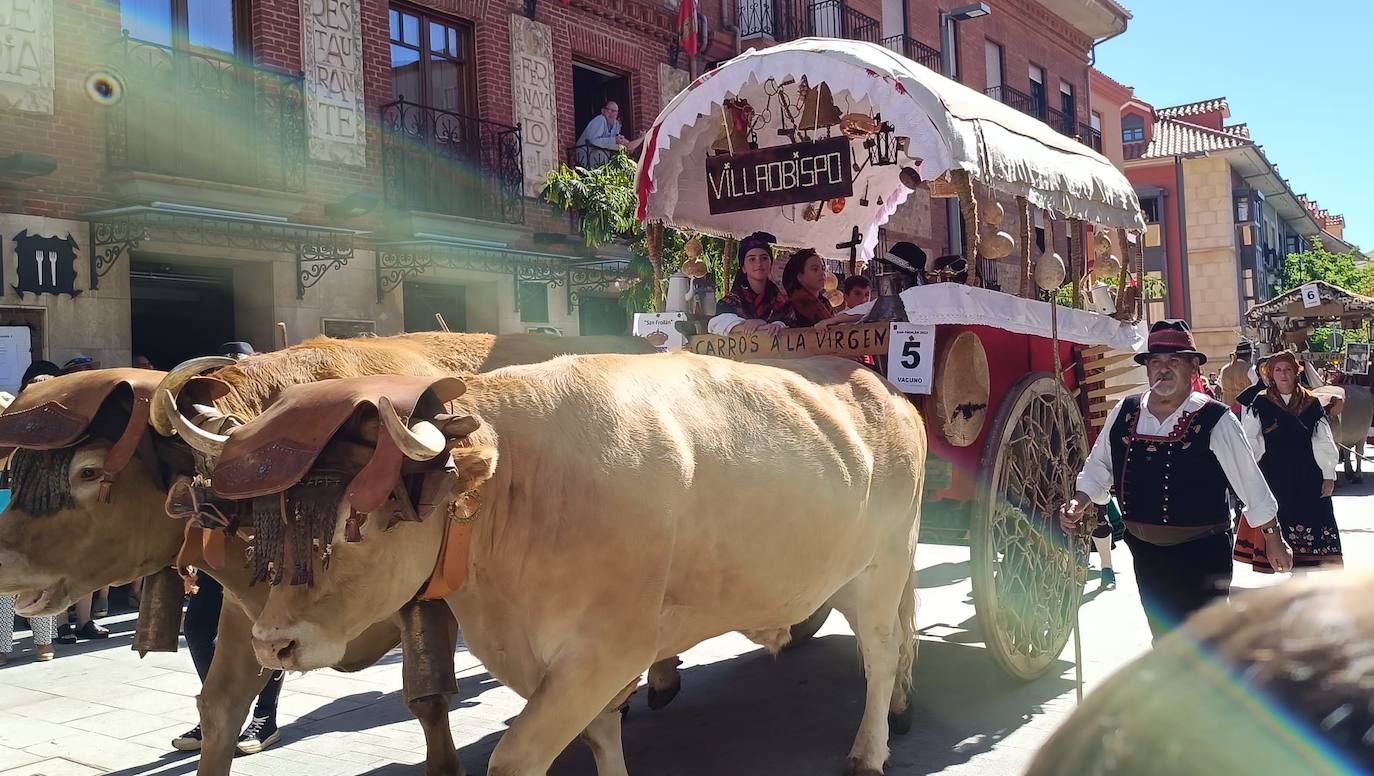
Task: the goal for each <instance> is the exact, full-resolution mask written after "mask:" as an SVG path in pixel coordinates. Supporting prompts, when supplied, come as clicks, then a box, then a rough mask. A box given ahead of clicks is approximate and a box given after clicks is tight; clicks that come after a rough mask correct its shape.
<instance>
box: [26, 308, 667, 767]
mask: <svg viewBox="0 0 1374 776" xmlns="http://www.w3.org/2000/svg"><path fill="white" fill-rule="evenodd" d="M600 350H609V351H619V352H651V351H652V348H651V347H650V346H648V345H647V343H645V342H644V341H643V340H642V339H640V338H617V337H568V338H564V337H549V336H543V335H502V336H500V337H497V336H495V335H490V334H439V333H433V334H410V335H402V336H397V337H382V338H366V339H357V340H332V339H328V338H317V339H313V340H309V341H307V342H303V343H300V344H298V345H295V346H292V347H289V348H286V349H283V350H280V351H276V352H273V353H266V354H261V355H258V356H254V357H252V358H250V359H248V360H246V361H242V362H239V363H238V364H236V365H233V366H229V367H226V368H223V369H220V370H219V371H217V372H216V373H215V377H216V378H217V379H218V380H219V381H221V382H222V383H223V384H225V385H227V386H229V387H230V388H231V389H232V390H231V391H230V393H229V394H228V395H227V396H225V397H223V398H222V399H220V400H218V401H216V402H215V404H216V406H217V407H219V408H220V409H221V410H222V411H223V412H225V413H233V414H234V415H236V416H238V417H240V418H243V419H248V418H252V417H255V416H256V415H257V414H258V413H260V412H261V411H262V410H263V409H264V408H265V407H267V406H269V405H270V404H271V403H272V402H273V401H275V400H276V398H277V397H278V396H279V395H280V393H281V391H282V390H284V389H285V388H287V387H289V386H291V385H295V384H299V383H307V382H311V381H313V380H321V379H330V378H337V377H344V376H352V375H366V374H379V373H385V374H390V373H406V374H417V375H435V376H437V375H444V374H470V373H472V372H475V371H481V370H488V369H493V368H496V367H499V366H506V365H510V364H519V363H525V362H529V361H536V362H537V361H543V360H547V359H549V358H551V357H553V356H555V355H558V354H562V353H570V352H586V351H600ZM175 371H176V370H174V372H175ZM185 371H186V370H183V373H181V374H173V375H171V376H170V377H169V378H167V379H166V380H164V384H170V385H172V387H176V386H179V385H180V384H182V383H184V382H185V381H186V379H187V378H189V377H190V376H191V375H190V374H186V373H184V372H185ZM192 371H197V370H192ZM143 374H146V373H143ZM73 377H77V376H75V375H74V376H73ZM67 379H68V378H65V377H57V378H53V379H52V380H49V381H46V382H45V383H41V384H38V385H36V386H34V387H33V388H31V389H30V390H29V391H26V392H25V393H24V394H23V395H22V396H21V400H20V403H19V404H17V405H16V409H19V408H22V406H23V402H24V401H26V400H32V399H33V398H41V395H40V394H39V392H40V388H42V387H44V386H46V387H47V388H48V389H51V388H53V387H60V386H61V385H62V381H65V380H67ZM30 392H34V394H33V395H31V393H30ZM129 414H130V406H129V404H128V402H127V400H126V401H124V402H123V404H122V405H121V404H120V402H119V401H118V400H111V402H109V403H107V405H106V406H104V407H102V408H101V410H100V413H99V415H98V416H97V417H96V420H95V423H93V424H92V429H91V431H92V434H91V437H92V438H91V439H90V440H87V441H83V442H81V443H80V444H77V445H75V446H74V447H75V449H74V450H73V451H72V458H71V462H70V465H69V466H68V469H67V472H66V480H67V483H68V487H69V489H70V493H71V496H72V502H73V503H72V505H71V506H69V507H65V508H62V509H59V510H57V511H55V512H53V513H52V514H44V515H32V514H27V513H26V512H25V511H24V510H23V509H19V508H16V507H15V506H13V505H12V506H11V508H10V509H8V510H7V511H6V513H5V516H4V519H2V520H0V595H3V594H14V593H20V594H25V595H24V597H23V599H22V600H21V601H20V602H19V608H20V610H21V611H22V612H25V613H28V614H34V615H37V614H45V613H57V612H62V611H65V610H66V607H67V606H68V605H70V603H71V602H72V601H73V600H74V599H75V598H77V597H79V596H81V595H84V594H85V593H88V592H90V591H92V590H95V589H98V588H100V587H104V586H106V585H114V584H123V583H125V582H127V581H129V580H132V579H137V578H139V577H142V576H145V575H147V574H151V573H153V572H155V571H158V570H159V569H163V568H166V567H168V566H169V565H170V564H171V563H172V562H173V560H174V559H175V557H176V554H177V550H178V549H179V547H180V545H181V543H182V532H183V526H182V525H181V524H180V523H178V522H176V521H173V520H170V519H168V518H167V516H166V514H165V513H164V509H163V504H164V500H165V498H166V495H167V494H166V492H165V491H164V490H160V489H159V487H158V485H157V482H158V479H157V478H156V477H155V476H154V474H153V472H152V470H151V469H150V468H149V465H150V464H149V462H148V461H147V460H145V459H144V458H143V457H142V456H141V455H140V456H135V457H134V458H133V459H132V460H131V461H130V462H129V464H128V466H127V467H126V468H125V469H124V470H123V471H122V472H120V474H119V475H118V477H117V478H116V480H115V481H114V484H113V486H112V490H111V494H110V495H111V498H110V501H109V503H102V502H101V501H100V500H99V498H98V494H99V487H100V486H99V482H98V479H99V472H100V471H101V469H102V468H103V466H104V463H105V459H106V456H107V455H108V453H109V451H110V446H111V441H112V440H113V439H115V438H117V437H118V435H119V433H120V430H122V429H123V428H124V427H125V425H127V423H128V419H129ZM150 436H151V437H152V441H153V443H154V446H155V448H156V457H157V458H158V459H159V460H158V465H163V466H167V467H168V468H170V469H171V470H172V471H173V472H176V473H182V474H189V473H191V472H192V459H191V451H190V449H189V448H188V447H187V446H186V445H185V444H184V443H183V442H182V441H180V440H174V439H166V438H163V437H160V436H158V435H156V434H152V435H150ZM0 441H3V440H0ZM18 495H19V494H18V493H16V496H18ZM227 549H228V553H227V556H226V561H227V562H226V563H225V566H224V568H223V569H219V570H210V571H211V573H212V574H213V576H215V577H216V579H218V580H219V581H220V582H221V583H222V584H223V585H224V587H225V590H226V591H227V592H228V593H229V599H228V600H229V601H230V602H233V603H236V604H238V605H237V606H235V605H230V606H225V607H224V608H223V610H222V613H221V615H220V625H219V641H218V648H217V649H216V650H215V658H214V662H213V663H212V666H211V669H210V673H209V676H208V677H207V679H206V683H205V686H204V687H203V688H202V692H201V695H200V696H199V697H198V699H197V705H198V708H199V711H200V716H201V724H202V730H203V733H204V745H203V748H202V750H201V757H200V762H199V765H198V769H197V772H198V773H199V774H201V776H209V775H210V774H216V775H218V774H227V773H228V772H229V770H230V764H231V762H232V758H233V752H234V745H235V742H236V740H237V737H238V732H239V730H240V728H241V727H242V725H243V721H244V719H245V718H246V717H247V714H248V711H249V707H250V705H251V703H252V700H253V698H254V697H255V696H256V695H257V693H258V692H259V691H260V690H261V688H262V685H263V684H264V683H265V680H266V678H267V677H266V676H265V675H264V674H263V673H262V671H261V670H260V667H259V666H258V664H257V660H256V659H255V658H254V657H253V653H252V649H251V646H250V641H249V638H250V635H249V634H250V629H251V627H252V622H251V620H250V619H249V618H250V617H254V616H256V615H257V613H258V611H259V610H260V608H261V606H262V603H263V601H264V600H265V598H266V590H265V589H264V586H261V585H259V586H256V587H249V586H248V584H247V572H246V571H245V570H244V557H243V553H244V547H243V546H242V545H241V544H240V543H237V542H233V541H231V542H229V544H228V548H227ZM29 591H37V592H29ZM245 613H246V615H247V616H245ZM388 614H390V613H388ZM398 634H399V630H398V627H397V625H396V624H395V623H394V621H393V620H392V619H391V618H389V617H387V616H386V615H383V616H381V617H379V622H377V623H376V624H374V625H373V626H371V627H370V628H368V629H365V630H364V631H363V632H361V633H360V634H359V636H358V638H357V639H355V640H353V642H351V643H350V644H349V646H348V648H347V650H346V651H345V653H344V654H343V655H342V657H341V658H340V660H339V661H337V665H336V667H338V668H339V669H340V670H345V671H356V670H361V669H363V668H366V667H367V666H370V665H372V664H373V663H375V662H376V661H377V660H378V659H380V658H381V656H382V655H384V654H385V653H386V652H388V651H389V650H390V649H392V648H393V647H395V646H396V644H397V642H398V640H399V635H398ZM411 706H412V708H411V710H412V712H414V713H415V714H416V716H417V717H418V718H419V719H420V721H421V724H422V725H423V726H424V728H425V733H426V741H427V747H428V757H427V761H426V772H427V773H428V774H431V775H432V776H438V775H439V774H443V775H445V776H447V775H449V774H458V773H461V772H462V769H461V766H460V765H459V763H458V761H457V754H456V752H455V750H454V746H453V742H452V737H451V734H450V732H449V727H448V714H447V704H446V703H437V702H433V701H427V702H424V703H420V704H411Z"/></svg>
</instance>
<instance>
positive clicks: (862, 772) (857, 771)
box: [844, 757, 883, 776]
mask: <svg viewBox="0 0 1374 776" xmlns="http://www.w3.org/2000/svg"><path fill="white" fill-rule="evenodd" d="M844 776H883V771H882V769H881V768H870V767H868V766H867V765H864V764H863V763H861V762H859V761H858V760H855V759H854V758H852V757H851V758H849V760H847V761H846V762H845V764H844Z"/></svg>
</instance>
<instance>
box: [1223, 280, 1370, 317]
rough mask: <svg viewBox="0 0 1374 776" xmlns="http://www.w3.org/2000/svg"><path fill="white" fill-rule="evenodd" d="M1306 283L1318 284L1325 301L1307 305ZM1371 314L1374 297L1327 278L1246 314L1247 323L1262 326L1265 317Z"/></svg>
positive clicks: (1319, 292)
mask: <svg viewBox="0 0 1374 776" xmlns="http://www.w3.org/2000/svg"><path fill="white" fill-rule="evenodd" d="M1304 286H1316V287H1317V295H1318V297H1319V298H1320V300H1321V304H1318V305H1315V306H1313V307H1308V306H1306V305H1305V304H1303V296H1302V289H1303V287H1304ZM1371 316H1374V299H1371V298H1369V297H1367V296H1360V295H1359V294H1356V293H1354V292H1351V291H1347V290H1345V289H1344V288H1341V287H1340V286H1336V285H1332V284H1330V283H1328V282H1326V281H1325V280H1314V281H1312V282H1311V283H1304V284H1303V286H1298V287H1297V288H1294V289H1291V290H1289V291H1285V292H1284V293H1282V294H1279V295H1278V296H1276V297H1274V298H1273V299H1270V300H1269V301H1267V302H1261V303H1260V304H1257V305H1255V306H1254V307H1251V308H1250V309H1249V310H1248V311H1246V313H1245V323H1246V324H1247V325H1249V326H1258V325H1260V323H1261V322H1263V321H1264V319H1265V318H1274V319H1280V318H1289V319H1304V318H1311V319H1314V320H1336V319H1354V320H1361V319H1364V318H1369V317H1371Z"/></svg>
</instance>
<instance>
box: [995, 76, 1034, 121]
mask: <svg viewBox="0 0 1374 776" xmlns="http://www.w3.org/2000/svg"><path fill="white" fill-rule="evenodd" d="M983 94H986V95H987V96H989V97H991V98H992V99H994V100H997V101H998V102H1000V103H1004V104H1006V105H1010V106H1011V107H1013V108H1015V109H1017V110H1019V111H1021V112H1022V113H1024V114H1026V115H1028V116H1035V117H1036V118H1040V117H1039V116H1038V115H1037V111H1036V110H1035V100H1033V99H1031V96H1030V95H1029V94H1026V93H1025V92H1023V91H1020V90H1018V89H1013V88H1012V87H1010V86H1007V85H1006V84H1002V85H1001V86H989V87H988V88H987V89H984V90H983Z"/></svg>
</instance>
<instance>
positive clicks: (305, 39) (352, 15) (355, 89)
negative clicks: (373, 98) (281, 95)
mask: <svg viewBox="0 0 1374 776" xmlns="http://www.w3.org/2000/svg"><path fill="white" fill-rule="evenodd" d="M360 4H361V2H360V0H301V67H302V69H303V70H304V71H305V106H306V107H305V109H306V122H307V124H308V125H309V127H310V158H312V159H321V160H323V161H327V162H342V163H343V164H351V165H354V166H356V167H361V166H363V165H364V164H366V162H367V160H366V152H367V135H366V132H365V129H364V126H363V125H364V123H365V120H366V116H367V112H366V109H365V108H364V107H363V28H362V20H361V19H360V18H359V16H358V13H359V10H360V8H359V6H360Z"/></svg>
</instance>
